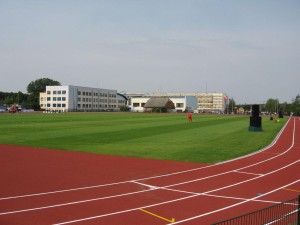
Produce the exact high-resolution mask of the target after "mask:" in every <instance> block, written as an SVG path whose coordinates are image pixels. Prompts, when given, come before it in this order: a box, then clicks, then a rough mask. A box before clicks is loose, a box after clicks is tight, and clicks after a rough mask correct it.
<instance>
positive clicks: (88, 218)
mask: <svg viewBox="0 0 300 225" xmlns="http://www.w3.org/2000/svg"><path fill="white" fill-rule="evenodd" d="M299 161H300V160H297V161H295V162H293V163H291V164H289V165H287V166H284V167H282V168H280V169H277V170H275V171H272V172H270V173H268V174H266V175H264V176H267V175H269V174H272V173H276V172H278V171H279V170H283V169H285V168H287V167H289V166H292V165H294V164H295V163H298V162H299ZM261 177H262V176H261ZM261 177H255V178H252V179H249V180H247V181H243V182H239V183H235V184H232V185H228V186H226V187H222V188H217V189H214V190H210V191H207V192H203V193H193V192H187V191H180V190H176V191H178V192H182V193H186V194H191V196H187V197H184V198H179V199H174V200H171V201H166V202H161V203H157V204H153V205H146V206H141V207H139V208H132V209H128V210H123V211H118V212H113V213H109V214H103V215H99V216H93V217H87V218H82V219H79V220H72V221H66V222H62V223H58V224H55V225H62V224H69V223H76V222H81V221H86V220H93V219H97V218H101V217H106V216H112V215H116V214H121V213H125V212H130V211H134V210H138V209H140V208H150V207H153V206H159V205H164V204H168V203H172V202H177V201H182V200H185V199H189V198H194V197H197V196H201V195H207V194H209V193H211V192H215V191H219V190H222V189H226V188H229V187H233V186H236V185H239V184H242V183H246V182H249V181H251V180H255V179H259V178H261ZM298 181H300V179H299V180H297V181H294V182H292V183H290V184H288V185H285V186H283V187H280V188H277V189H274V190H280V189H282V188H284V187H287V186H289V185H291V184H294V183H296V182H298ZM161 189H167V190H168V188H166V187H161ZM169 190H170V191H171V190H172V189H169ZM172 191H174V190H172ZM273 192H275V191H270V192H267V193H265V194H262V195H260V196H257V197H254V198H251V199H246V200H245V201H243V203H245V202H249V201H254V200H256V199H257V198H259V197H261V196H264V195H267V194H269V193H273ZM240 204H242V203H239V204H234V205H233V206H236V205H240ZM233 206H228V207H225V208H224V209H227V208H231V207H233ZM218 211H221V210H217V211H213V212H218ZM213 212H212V213H213ZM205 215H209V214H208V213H206V214H203V216H205ZM197 218H198V217H197Z"/></svg>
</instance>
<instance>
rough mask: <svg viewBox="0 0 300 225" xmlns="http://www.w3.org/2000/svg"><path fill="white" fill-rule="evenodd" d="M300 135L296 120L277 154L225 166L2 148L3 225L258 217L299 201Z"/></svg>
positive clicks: (274, 149)
mask: <svg viewBox="0 0 300 225" xmlns="http://www.w3.org/2000/svg"><path fill="white" fill-rule="evenodd" d="M299 134H300V119H299V118H296V117H291V118H290V119H289V121H288V123H287V124H286V126H285V127H284V128H283V129H282V131H281V132H280V133H279V135H278V136H277V138H276V139H275V140H274V142H273V143H272V144H271V145H270V146H268V147H266V148H265V149H262V150H261V151H259V152H257V153H255V154H252V155H248V156H246V157H242V158H239V159H236V160H232V161H228V162H224V163H220V164H196V163H180V162H170V161H159V160H147V159H136V158H126V157H113V156H103V155H93V154H86V153H74V152H68V151H55V150H47V149H37V148H29V147H15V146H8V145H0V166H1V170H0V176H1V182H0V224H1V225H11V224H20V225H35V224H36V225H43V224H56V225H63V224H74V225H82V224H87V225H93V224H97V225H116V224H120V225H140V224H143V225H150V224H151V225H152V224H155V225H166V224H183V225H186V224H189V225H190V224H191V225H193V224H197V225H199V224H201V225H205V224H211V223H213V222H218V221H220V220H224V219H227V218H231V217H234V216H238V215H240V214H244V213H248V212H252V211H254V210H258V209H261V208H264V207H268V206H271V205H273V204H275V203H279V202H282V201H285V200H289V199H292V198H296V197H297V196H298V195H299V194H300V172H299V171H300V135H299ZM140 209H143V210H144V211H142V210H140ZM149 213H152V214H149ZM153 214H154V215H153ZM158 216H160V217H158ZM172 218H174V219H175V222H172ZM168 220H169V222H168Z"/></svg>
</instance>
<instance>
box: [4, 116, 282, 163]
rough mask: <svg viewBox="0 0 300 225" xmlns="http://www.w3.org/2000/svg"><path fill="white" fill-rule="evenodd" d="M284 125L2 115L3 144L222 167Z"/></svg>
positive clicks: (245, 119) (224, 119)
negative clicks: (253, 126) (251, 126)
mask: <svg viewBox="0 0 300 225" xmlns="http://www.w3.org/2000/svg"><path fill="white" fill-rule="evenodd" d="M286 120H287V118H283V119H281V121H280V122H279V123H276V122H274V121H270V120H269V118H268V117H263V119H262V127H263V131H262V132H249V131H248V126H249V116H226V115H204V114H194V115H193V122H192V123H188V121H187V116H186V114H145V113H66V114H42V113H36V114H0V124H1V135H0V143H1V144H11V145H20V146H33V147H42V148H48V149H49V148H50V149H60V150H72V151H82V152H91V153H99V154H110V155H121V156H132V157H143V158H153V159H166V160H176V161H186V162H204V163H211V162H219V161H224V160H229V159H232V158H236V157H238V156H241V155H245V154H248V153H251V152H254V151H256V150H258V149H261V148H263V147H265V146H267V145H268V144H270V143H271V142H272V140H273V139H274V138H275V136H276V135H277V133H278V132H279V131H280V129H281V128H282V126H283V125H284V124H285V122H286Z"/></svg>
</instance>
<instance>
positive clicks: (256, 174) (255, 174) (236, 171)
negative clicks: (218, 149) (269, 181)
mask: <svg viewBox="0 0 300 225" xmlns="http://www.w3.org/2000/svg"><path fill="white" fill-rule="evenodd" d="M232 172H235V173H244V174H249V175H254V176H262V175H263V174H258V173H248V172H243V171H238V170H233V171H232Z"/></svg>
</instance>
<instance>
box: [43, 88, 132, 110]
mask: <svg viewBox="0 0 300 225" xmlns="http://www.w3.org/2000/svg"><path fill="white" fill-rule="evenodd" d="M125 104H126V100H125V99H122V97H120V96H118V94H117V91H116V90H110V89H101V88H90V87H81V86H72V85H68V86H47V87H46V92H42V93H40V107H41V109H43V110H47V111H48V110H49V111H63V112H87V111H90V112H97V111H118V109H119V108H121V107H122V106H125Z"/></svg>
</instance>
